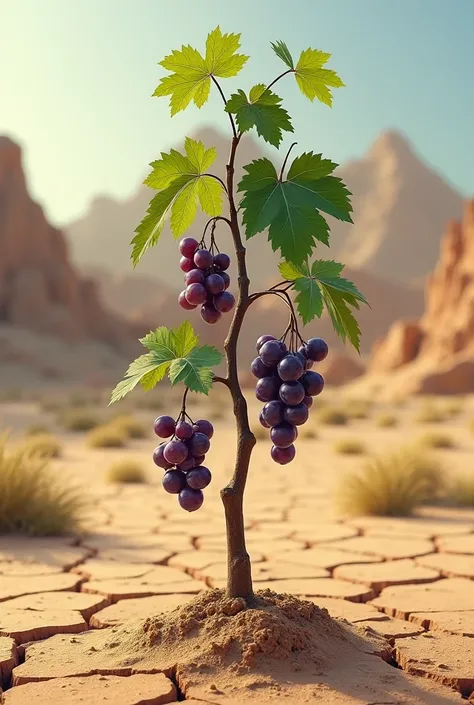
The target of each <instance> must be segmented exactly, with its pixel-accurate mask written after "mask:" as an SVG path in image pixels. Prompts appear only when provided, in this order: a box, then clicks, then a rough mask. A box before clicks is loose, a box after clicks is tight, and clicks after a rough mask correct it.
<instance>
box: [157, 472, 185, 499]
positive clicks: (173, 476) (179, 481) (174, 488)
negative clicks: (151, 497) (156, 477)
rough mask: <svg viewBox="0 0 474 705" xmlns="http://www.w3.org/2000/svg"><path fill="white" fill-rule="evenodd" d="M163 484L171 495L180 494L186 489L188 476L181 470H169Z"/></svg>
mask: <svg viewBox="0 0 474 705" xmlns="http://www.w3.org/2000/svg"><path fill="white" fill-rule="evenodd" d="M161 484H162V485H163V487H164V488H165V490H166V491H167V492H169V493H170V494H179V493H180V492H181V490H183V489H184V488H185V487H186V475H185V474H184V472H181V470H168V472H165V474H164V475H163V479H162V481H161Z"/></svg>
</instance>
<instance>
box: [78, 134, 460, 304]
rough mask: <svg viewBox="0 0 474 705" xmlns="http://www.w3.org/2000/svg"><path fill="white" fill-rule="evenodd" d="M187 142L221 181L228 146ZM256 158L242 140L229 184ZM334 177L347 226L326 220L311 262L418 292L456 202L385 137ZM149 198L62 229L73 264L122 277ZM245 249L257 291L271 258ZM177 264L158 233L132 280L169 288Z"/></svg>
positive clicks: (252, 244) (400, 140) (93, 212)
mask: <svg viewBox="0 0 474 705" xmlns="http://www.w3.org/2000/svg"><path fill="white" fill-rule="evenodd" d="M194 137H195V138H196V139H201V140H202V141H203V142H204V144H205V146H206V147H207V146H212V145H214V146H216V148H217V153H218V158H217V160H216V165H215V170H214V168H213V170H214V172H215V173H216V174H218V175H219V176H221V177H223V176H224V174H225V162H226V158H227V153H228V149H229V140H228V139H227V138H226V137H225V136H224V135H223V134H221V133H220V132H217V131H216V130H215V129H214V128H203V129H200V130H197V131H196V133H195V134H194ZM176 147H177V148H178V149H180V148H181V145H180V144H179V145H176ZM263 154H264V152H263V151H262V145H261V143H257V141H256V140H254V138H253V137H252V136H251V135H245V138H244V139H243V140H242V143H241V146H240V148H239V153H238V163H237V179H239V178H240V174H241V167H242V165H243V164H247V163H248V162H250V161H252V160H253V159H258V158H259V157H261V156H262V155H263ZM155 156H156V155H155ZM337 173H338V175H339V176H340V177H341V178H343V180H344V181H345V182H346V183H347V185H348V187H349V189H350V190H351V192H352V193H353V197H352V203H353V207H354V225H350V224H345V223H341V222H339V221H335V220H333V219H330V221H331V223H330V224H331V243H332V244H331V248H330V250H328V249H327V248H326V247H324V246H321V248H320V250H319V252H318V255H319V256H320V257H321V258H326V257H327V256H331V257H335V258H339V259H340V261H342V262H345V263H346V264H347V265H348V266H350V267H351V268H354V269H363V270H365V271H368V272H371V273H372V274H375V275H377V276H378V277H380V278H382V279H386V280H391V281H393V282H395V283H399V284H402V285H403V286H406V285H412V284H413V283H414V284H415V285H418V286H419V285H420V284H421V283H422V281H423V279H424V277H425V276H426V275H427V274H428V273H429V272H430V271H431V270H432V269H433V267H434V265H435V263H436V259H437V256H438V251H439V243H440V240H441V236H442V232H443V227H444V224H445V222H446V221H447V220H448V219H450V218H457V217H459V215H460V214H461V211H462V200H461V197H460V195H459V194H458V193H456V191H455V190H454V189H452V188H451V187H450V186H449V185H448V184H447V183H446V182H445V181H443V179H442V178H441V177H440V176H439V175H438V174H436V173H435V172H434V171H433V170H432V169H430V168H429V167H428V166H427V165H426V164H425V163H424V162H423V161H422V160H421V158H419V157H418V156H417V155H416V153H415V151H414V150H413V148H412V147H411V145H410V144H409V143H408V141H407V140H406V139H405V138H404V137H402V136H401V135H400V134H398V133H396V132H393V131H389V132H385V133H382V134H381V135H380V136H379V137H378V139H377V140H376V141H375V143H374V145H373V147H372V148H371V150H370V151H369V152H368V154H367V155H366V156H365V157H363V158H362V159H358V160H353V161H351V162H349V163H347V164H346V165H343V166H341V167H340V168H339V169H338V172H337ZM151 196H152V191H151V190H150V189H148V188H147V187H145V186H140V187H139V188H138V190H137V192H136V193H135V194H134V195H133V196H131V197H130V198H129V199H126V200H124V201H118V200H115V199H112V198H109V197H100V198H97V199H95V200H94V201H93V202H92V203H91V205H90V208H89V210H88V212H87V213H86V214H85V215H84V217H83V218H81V219H80V220H78V221H76V222H74V223H71V224H69V225H67V226H66V227H65V231H66V233H67V236H68V239H69V242H70V245H71V249H72V255H73V259H74V261H75V262H77V264H78V265H80V266H81V267H82V266H87V265H93V266H100V267H102V268H107V269H109V270H113V272H119V273H123V272H126V273H130V272H131V263H130V247H129V242H130V240H131V238H132V237H133V232H134V229H135V227H136V226H137V224H138V223H139V222H140V220H141V218H142V217H143V215H144V213H145V212H146V208H147V206H148V203H149V201H150V199H151ZM204 223H205V219H204V218H203V217H202V215H201V216H199V217H198V218H197V219H196V221H195V225H194V226H193V228H192V232H194V233H198V234H199V233H200V232H201V230H202V226H203V224H204ZM190 233H191V231H190ZM217 235H218V238H219V243H222V247H221V249H224V250H225V249H226V248H227V249H228V248H230V237H229V234H228V232H227V228H226V227H220V228H218V230H217ZM247 247H248V253H249V258H248V259H249V271H250V276H251V278H252V280H253V282H254V285H255V286H256V287H261V286H263V285H264V284H265V283H266V282H268V280H269V279H272V278H274V277H275V264H276V262H277V261H278V259H277V256H276V255H274V254H273V253H271V252H270V251H269V248H268V245H267V243H266V238H265V236H264V235H263V234H262V235H259V236H256V237H254V238H252V239H251V240H250V241H249V242H248V243H247ZM407 253H409V256H407ZM178 259H179V257H178V249H177V243H176V242H175V241H174V240H173V238H172V236H171V233H170V231H169V228H168V227H167V226H166V227H165V229H164V231H163V233H162V235H161V239H160V242H159V245H158V246H157V247H156V248H155V249H154V250H152V251H151V252H149V253H147V254H146V255H145V257H144V258H143V260H142V261H141V262H140V264H139V265H138V268H137V270H136V272H137V274H145V275H147V276H152V277H156V278H157V279H159V280H160V281H161V282H163V283H165V284H166V285H168V286H170V287H176V286H177V285H178V284H177V277H178V276H179V270H178V269H177V266H176V267H173V262H177V261H178ZM163 262H166V263H167V266H163ZM408 313H410V311H407V314H408Z"/></svg>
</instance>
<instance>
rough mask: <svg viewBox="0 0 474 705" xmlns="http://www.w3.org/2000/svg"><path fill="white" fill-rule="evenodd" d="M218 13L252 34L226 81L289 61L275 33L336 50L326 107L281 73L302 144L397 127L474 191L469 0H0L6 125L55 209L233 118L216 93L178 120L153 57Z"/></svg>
mask: <svg viewBox="0 0 474 705" xmlns="http://www.w3.org/2000/svg"><path fill="white" fill-rule="evenodd" d="M217 24H220V26H221V29H222V30H223V31H237V32H239V31H240V32H242V48H243V51H244V52H245V53H248V54H250V56H251V57H252V58H251V60H250V61H249V62H248V65H247V67H246V68H245V69H244V71H242V72H241V74H240V75H239V76H237V77H236V78H234V79H229V80H227V81H224V82H223V87H224V90H225V92H226V93H227V94H229V93H230V92H231V90H235V89H236V88H240V87H242V88H248V87H250V86H251V85H253V84H254V83H256V82H267V81H268V80H269V79H272V78H273V77H274V76H275V75H277V73H279V72H280V71H281V70H282V64H281V62H280V61H279V59H277V58H276V57H275V56H274V55H273V52H272V51H271V49H270V46H269V42H270V41H274V40H276V39H283V40H285V41H286V42H287V44H288V45H289V47H290V49H291V51H292V53H293V55H294V56H298V54H299V51H300V50H301V49H305V48H307V47H308V46H311V47H314V48H319V49H323V50H324V51H328V52H331V53H332V54H333V58H332V59H331V61H330V66H331V67H332V68H335V69H336V70H337V71H338V72H339V74H340V75H341V78H342V79H343V81H344V82H345V83H346V85H347V88H343V89H339V90H337V91H335V102H334V107H333V109H332V110H331V109H329V108H327V107H325V106H323V105H321V104H316V103H315V104H311V103H310V102H309V101H307V100H306V99H305V98H304V97H303V96H302V95H301V94H300V93H299V92H298V90H297V89H296V88H295V86H294V85H293V83H294V82H293V80H288V82H287V83H286V84H283V82H281V83H280V84H279V86H278V92H279V93H280V94H281V95H282V96H283V97H284V98H285V99H288V103H287V104H286V106H285V107H287V109H288V110H289V112H290V114H291V115H292V116H293V123H294V126H295V130H296V138H297V139H298V143H299V148H302V149H307V148H309V149H315V150H316V151H322V152H323V153H324V154H325V156H328V157H330V158H332V159H333V160H335V161H337V162H342V161H344V160H346V159H348V158H350V157H354V156H359V155H361V154H362V153H363V152H364V151H365V150H366V149H367V148H368V147H369V146H370V144H371V142H372V141H373V140H374V138H375V137H376V135H377V134H378V133H379V132H380V131H381V130H383V129H387V128H396V129H399V130H401V131H403V132H404V133H405V134H406V135H407V136H408V137H409V138H410V139H411V140H412V142H413V143H414V144H415V146H416V149H417V150H418V151H419V153H420V154H421V155H423V157H424V158H425V159H426V160H427V161H428V162H429V163H430V164H432V165H433V166H435V167H436V168H437V169H438V170H439V171H440V172H441V173H443V175H444V176H445V177H446V178H447V179H449V180H450V181H451V182H452V183H453V184H454V185H455V186H456V187H457V188H459V189H460V190H461V191H462V192H463V193H465V194H472V193H474V168H473V164H474V135H473V125H474V90H473V87H472V86H473V75H474V39H473V37H474V1H473V0H287V1H286V2H283V1H282V0H239V2H236V3H231V2H229V0H201V2H191V1H189V2H187V1H182V2H176V1H175V0H169V1H168V2H166V1H165V0H0V134H9V135H10V136H12V137H13V138H14V139H17V140H18V141H20V142H21V144H22V145H23V146H24V148H25V163H26V167H27V171H28V175H29V178H30V185H31V188H32V191H33V193H34V195H35V197H36V198H38V199H39V200H40V201H41V202H42V204H43V205H44V206H45V208H46V211H47V214H48V216H49V217H50V218H51V219H52V220H53V221H54V222H56V223H64V222H67V221H68V220H70V219H72V218H75V217H77V216H78V215H80V214H81V213H82V212H83V211H84V210H85V208H86V207H87V203H88V202H89V200H90V199H91V198H92V197H93V196H95V195H98V194H103V193H107V194H111V195H114V196H119V197H124V196H128V195H130V194H131V193H132V192H134V191H135V189H136V187H137V184H138V183H139V181H140V180H141V179H142V178H143V176H144V175H145V174H146V173H147V165H148V163H149V162H150V161H152V159H153V158H155V157H156V155H157V154H158V152H159V151H161V150H163V149H167V148H168V147H169V146H170V144H172V143H173V142H175V141H176V140H179V139H180V138H181V137H184V135H185V134H188V133H189V132H190V131H191V130H192V129H193V127H195V126H196V125H197V124H199V123H200V124H203V123H211V122H214V123H216V124H220V125H222V127H223V129H224V130H228V123H227V121H226V119H225V115H224V114H223V113H221V105H220V103H219V102H218V101H217V100H215V99H213V100H211V101H210V102H209V103H208V104H206V106H204V108H202V109H201V110H198V109H197V108H195V107H191V108H189V109H188V110H186V111H185V112H184V113H180V114H179V115H178V116H176V117H174V118H173V119H170V117H169V109H168V103H167V99H164V98H160V99H158V98H152V97H151V94H152V92H153V90H154V89H155V87H156V85H157V84H158V81H159V78H160V77H161V76H162V75H163V71H162V69H161V67H159V66H158V65H157V62H158V61H159V60H160V59H161V58H163V56H165V55H166V54H167V53H169V51H170V50H171V49H173V48H178V47H179V46H180V45H181V43H186V44H187V43H190V44H192V45H195V46H196V47H197V48H198V49H202V48H203V46H204V42H205V37H206V34H207V32H208V31H209V30H210V29H212V28H214V27H215V26H216V25H217ZM289 78H291V77H289ZM288 143H289V142H288ZM285 144H287V143H286V142H285V143H284V144H283V146H285Z"/></svg>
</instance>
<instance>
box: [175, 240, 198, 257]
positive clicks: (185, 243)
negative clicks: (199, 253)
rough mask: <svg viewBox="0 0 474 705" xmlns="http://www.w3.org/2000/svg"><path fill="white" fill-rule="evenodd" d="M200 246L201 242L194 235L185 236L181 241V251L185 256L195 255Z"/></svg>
mask: <svg viewBox="0 0 474 705" xmlns="http://www.w3.org/2000/svg"><path fill="white" fill-rule="evenodd" d="M198 247H199V243H198V241H197V240H195V239H194V238H193V237H184V238H183V239H182V240H181V242H180V243H179V251H180V252H181V254H182V255H183V257H193V255H194V253H195V252H196V250H197V248H198Z"/></svg>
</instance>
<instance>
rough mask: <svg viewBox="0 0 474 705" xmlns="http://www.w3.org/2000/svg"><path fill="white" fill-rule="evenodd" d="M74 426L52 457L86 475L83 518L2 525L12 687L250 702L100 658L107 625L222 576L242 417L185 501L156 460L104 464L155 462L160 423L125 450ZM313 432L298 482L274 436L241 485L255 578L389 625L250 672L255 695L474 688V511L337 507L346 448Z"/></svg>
mask: <svg viewBox="0 0 474 705" xmlns="http://www.w3.org/2000/svg"><path fill="white" fill-rule="evenodd" d="M66 441H67V443H66V444H65V453H64V457H63V458H62V459H60V460H56V461H54V464H55V467H57V470H58V472H63V473H64V474H65V475H67V474H68V473H69V474H70V475H71V477H74V478H75V479H76V480H77V479H79V481H80V482H81V483H82V484H84V486H85V487H87V490H88V492H89V496H90V504H89V515H88V519H87V522H88V523H87V532H86V533H85V534H84V535H83V536H81V537H71V538H38V539H32V538H22V537H1V538H0V680H1V685H2V687H3V689H4V692H3V696H2V697H3V700H2V702H3V703H4V704H5V705H23V704H25V705H26V704H28V705H36V704H38V705H40V703H41V704H43V703H52V704H54V705H76V703H77V704H79V703H88V704H89V705H101V704H102V703H109V702H110V703H120V704H121V705H159V704H161V703H177V702H178V701H182V700H183V699H185V700H186V702H188V703H190V705H193V704H194V705H196V704H197V703H200V704H201V705H203V704H205V703H218V704H221V705H232V703H235V705H237V703H240V702H246V700H245V697H242V695H241V694H239V696H238V698H237V697H234V696H233V692H232V688H229V689H228V691H225V690H222V689H221V688H218V687H217V686H214V687H210V686H206V687H203V686H201V685H199V682H194V681H193V679H192V678H191V679H189V678H186V677H185V675H183V676H182V678H181V680H180V678H179V676H177V674H176V673H175V672H174V671H173V670H170V669H169V664H168V663H165V662H162V663H160V662H159V661H157V662H156V663H150V662H143V663H141V662H138V663H135V664H133V663H132V662H131V665H126V664H125V665H124V664H123V663H121V664H120V663H118V662H117V663H115V662H114V660H113V659H111V660H109V661H107V660H101V658H102V657H101V651H100V644H101V643H103V641H101V640H103V639H104V638H106V637H107V638H109V640H110V639H113V634H114V631H113V630H117V629H120V628H121V627H122V625H124V624H127V623H129V622H130V620H144V619H146V618H147V617H150V616H153V615H157V614H158V613H161V612H169V611H171V610H173V609H176V608H179V607H182V606H183V605H185V604H186V603H188V602H189V601H190V600H192V599H193V598H194V597H195V596H196V595H197V594H199V593H200V592H201V591H204V590H208V589H209V588H222V587H224V586H225V578H226V565H225V560H226V554H225V529H224V520H223V514H222V509H221V504H220V499H219V494H218V489H219V488H220V487H221V486H222V485H223V484H224V482H225V480H226V479H227V478H228V476H229V475H230V473H231V458H230V455H231V454H230V453H229V452H228V448H229V447H233V445H232V444H233V443H234V437H233V433H232V431H231V430H229V428H224V429H219V431H218V432H216V434H215V438H214V439H213V446H212V449H211V452H210V453H209V456H208V461H209V462H208V464H209V467H210V468H211V470H212V471H213V482H212V484H211V486H210V487H209V488H208V489H207V490H206V491H205V504H204V506H203V508H202V509H201V510H200V511H199V512H196V513H195V514H189V515H188V514H186V513H184V512H183V511H182V510H181V509H180V508H179V507H178V506H177V503H176V498H175V497H173V496H170V495H166V494H165V493H164V491H163V490H162V489H161V486H160V484H159V482H160V477H159V473H158V472H155V476H154V477H152V478H151V483H150V484H149V485H142V486H133V487H132V486H128V487H113V486H110V485H106V484H105V483H104V482H103V480H102V477H103V474H104V466H106V465H107V464H108V463H109V462H111V461H112V460H114V459H116V458H119V457H120V458H122V457H123V456H124V455H126V454H127V453H130V454H133V457H138V456H139V457H143V459H144V460H145V461H146V462H147V464H148V465H150V463H149V457H150V453H151V451H152V450H153V439H150V440H147V441H136V442H134V445H133V448H132V449H131V450H129V449H127V450H125V451H91V450H89V449H86V448H85V447H84V444H83V440H81V439H78V438H77V437H74V436H70V437H68V438H67V439H66ZM316 447H318V441H316V442H315V441H311V442H310V441H305V440H301V442H300V443H299V448H298V453H299V457H298V463H299V464H298V482H293V481H289V479H288V478H290V479H291V474H292V473H293V472H295V470H294V469H293V468H292V469H291V470H290V471H289V470H288V468H286V469H285V468H281V467H279V466H276V465H275V464H273V463H272V462H271V460H270V459H269V457H268V456H269V453H268V451H269V446H268V444H267V443H266V442H262V443H259V444H258V446H257V448H256V450H255V454H254V457H253V461H252V468H251V472H250V477H249V483H248V490H247V493H246V500H245V504H246V522H247V538H248V541H247V544H248V550H249V553H250V554H251V558H252V564H253V579H254V581H255V588H256V590H265V589H266V588H270V589H271V590H272V591H274V592H277V593H290V594H292V595H295V596H299V597H301V598H304V599H307V600H309V601H311V602H313V603H315V604H316V605H318V606H319V607H322V608H326V609H327V610H328V612H329V614H330V615H331V616H332V617H334V618H335V619H338V620H345V622H343V623H349V624H351V625H355V626H356V627H357V629H358V632H359V633H361V634H365V635H367V638H372V639H373V638H379V639H381V642H380V643H384V644H385V647H384V648H383V649H381V653H382V651H384V658H380V657H379V656H377V655H375V654H376V652H375V651H374V652H371V653H370V655H368V654H367V653H363V652H360V653H359V655H358V656H357V658H355V659H354V662H350V658H351V657H350V656H348V655H347V654H346V657H345V658H344V654H343V655H342V656H341V660H340V661H339V662H336V663H334V664H333V665H332V666H331V668H330V669H329V670H328V671H327V672H324V673H323V672H322V671H321V672H320V673H318V672H315V673H314V674H313V677H312V681H311V682H310V683H308V682H307V679H306V681H304V682H303V679H300V680H299V679H298V674H295V676H294V679H293V682H292V683H291V684H290V685H291V687H290V686H289V685H288V683H285V684H282V686H281V688H279V687H276V688H275V686H274V684H273V686H271V687H270V686H269V685H268V683H267V682H266V681H265V679H261V680H259V676H258V673H256V674H255V678H254V681H253V684H252V682H250V684H248V683H247V685H246V688H247V690H248V696H249V702H250V700H252V701H253V702H256V703H260V702H261V703H266V702H274V701H278V702H281V701H282V700H283V701H286V702H288V703H291V704H292V705H293V704H294V705H299V703H300V702H301V703H311V702H321V703H324V704H325V705H336V704H337V705H339V703H340V704H341V705H342V704H343V703H344V705H397V704H398V703H400V704H404V705H405V704H406V705H409V704H415V703H419V704H420V705H421V704H425V703H426V704H427V705H444V704H447V703H451V702H453V703H455V702H458V703H462V702H463V698H464V699H469V698H471V700H472V701H473V702H474V695H473V693H474V582H473V580H474V514H473V513H472V512H471V513H469V512H465V513H463V514H461V513H450V512H448V511H444V512H438V513H436V511H435V510H434V509H433V510H430V509H428V508H425V510H424V511H423V516H418V517H416V518H411V519H393V518H387V519H385V518H358V519H353V520H348V521H344V522H343V521H341V520H339V519H338V518H337V517H336V516H335V515H334V514H333V509H332V501H331V496H330V494H331V478H328V475H331V474H335V475H337V472H338V471H340V470H341V468H345V467H347V460H348V459H346V458H334V459H329V458H328V456H327V453H326V455H325V456H322V457H321V458H315V453H314V451H315V448H316ZM329 462H330V463H332V464H333V465H331V473H328V470H327V468H328V463H329ZM333 470H334V473H333V472H332V471H333ZM151 472H154V470H153V469H152V470H151ZM104 635H105V636H104ZM387 654H388V655H387ZM131 656H132V655H131ZM348 659H349V660H348ZM132 661H133V659H132ZM387 661H388V662H387ZM236 678H238V676H236ZM264 686H268V687H264Z"/></svg>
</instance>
